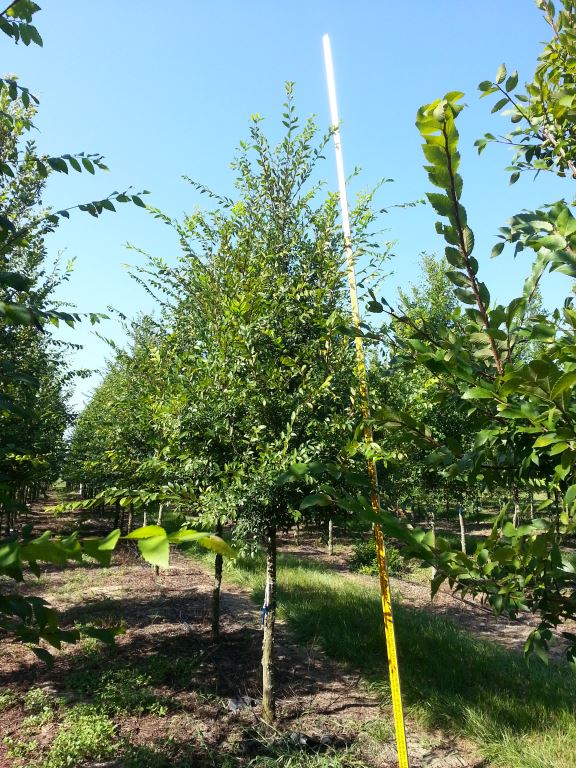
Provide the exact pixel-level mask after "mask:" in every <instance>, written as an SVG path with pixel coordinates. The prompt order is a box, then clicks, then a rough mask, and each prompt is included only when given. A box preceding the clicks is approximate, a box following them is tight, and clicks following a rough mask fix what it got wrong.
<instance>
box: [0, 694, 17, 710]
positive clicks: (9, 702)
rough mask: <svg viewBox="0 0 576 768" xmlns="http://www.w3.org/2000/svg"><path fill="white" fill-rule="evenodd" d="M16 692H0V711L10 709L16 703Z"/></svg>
mask: <svg viewBox="0 0 576 768" xmlns="http://www.w3.org/2000/svg"><path fill="white" fill-rule="evenodd" d="M19 700H20V699H19V696H18V694H16V693H14V691H11V690H9V689H8V690H5V691H2V692H1V693H0V712H5V711H6V710H7V709H11V708H12V707H15V706H16V704H18V701H19Z"/></svg>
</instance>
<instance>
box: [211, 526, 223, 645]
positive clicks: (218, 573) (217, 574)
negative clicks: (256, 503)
mask: <svg viewBox="0 0 576 768" xmlns="http://www.w3.org/2000/svg"><path fill="white" fill-rule="evenodd" d="M216 534H217V535H218V536H222V523H221V522H220V521H218V524H217V525H216ZM222 562H223V557H222V555H220V554H217V555H216V557H215V558H214V589H213V590H212V635H213V636H214V639H218V637H219V636H220V587H221V586H222Z"/></svg>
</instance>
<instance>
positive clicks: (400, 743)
mask: <svg viewBox="0 0 576 768" xmlns="http://www.w3.org/2000/svg"><path fill="white" fill-rule="evenodd" d="M322 42H323V46H324V62H325V65H326V80H327V85H328V99H329V102H330V117H331V122H332V132H333V137H334V149H335V152H336V171H337V174H338V187H339V191H340V209H341V212H342V230H343V232H344V244H345V251H346V265H347V272H348V285H349V287H350V303H351V306H352V322H353V325H354V327H355V329H356V331H357V333H358V334H359V333H360V311H359V308H358V290H357V287H356V273H355V270H354V256H353V253H352V246H351V238H350V219H349V214H348V201H347V198H346V177H345V176H344V161H343V159H342V145H341V143H340V129H339V125H340V119H339V117H338V106H337V101H336V85H335V80H334V66H333V63H332V50H331V48H330V38H329V37H328V35H324V37H323V39H322ZM356 367H357V372H358V389H359V394H360V409H361V412H362V416H363V418H364V440H365V441H366V442H367V443H371V442H372V428H371V427H370V423H369V418H370V400H369V397H368V377H367V374H366V359H365V356H364V344H363V342H362V338H361V336H360V335H357V336H356ZM368 475H369V477H370V491H371V493H370V496H371V502H372V509H373V510H374V513H375V514H376V516H378V515H380V494H379V492H378V472H377V470H376V464H375V463H374V461H373V460H372V459H369V460H368ZM374 535H375V538H376V551H377V553H378V572H379V574H380V592H381V595H382V613H383V614H384V634H385V637H386V652H387V655H388V674H389V676H390V692H391V695H392V711H393V714H394V729H395V732H396V747H397V750H398V766H399V768H410V763H409V761H408V749H407V746H406V730H405V727H404V712H403V709H402V694H401V691H400V674H399V671H398V654H397V652H396V637H395V634H394V616H393V614H392V602H391V600H390V582H389V579H388V568H387V565H386V548H385V546H384V536H383V535H382V529H381V528H380V526H379V525H378V524H376V525H375V526H374Z"/></svg>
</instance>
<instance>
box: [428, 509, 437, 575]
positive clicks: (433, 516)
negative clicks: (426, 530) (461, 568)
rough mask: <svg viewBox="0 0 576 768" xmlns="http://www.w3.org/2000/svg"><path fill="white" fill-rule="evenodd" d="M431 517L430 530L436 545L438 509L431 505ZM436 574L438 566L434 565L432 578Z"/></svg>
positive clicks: (429, 518)
mask: <svg viewBox="0 0 576 768" xmlns="http://www.w3.org/2000/svg"><path fill="white" fill-rule="evenodd" d="M428 515H429V517H428V520H429V523H430V530H431V531H432V537H433V538H432V541H433V543H434V545H436V510H435V509H434V507H433V506H431V507H430V511H429V513H428ZM435 576H436V568H434V566H432V578H434V577H435Z"/></svg>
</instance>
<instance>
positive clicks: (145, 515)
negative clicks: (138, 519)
mask: <svg viewBox="0 0 576 768" xmlns="http://www.w3.org/2000/svg"><path fill="white" fill-rule="evenodd" d="M147 525H148V507H144V512H143V513H142V527H143V528H146V526H147Z"/></svg>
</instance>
